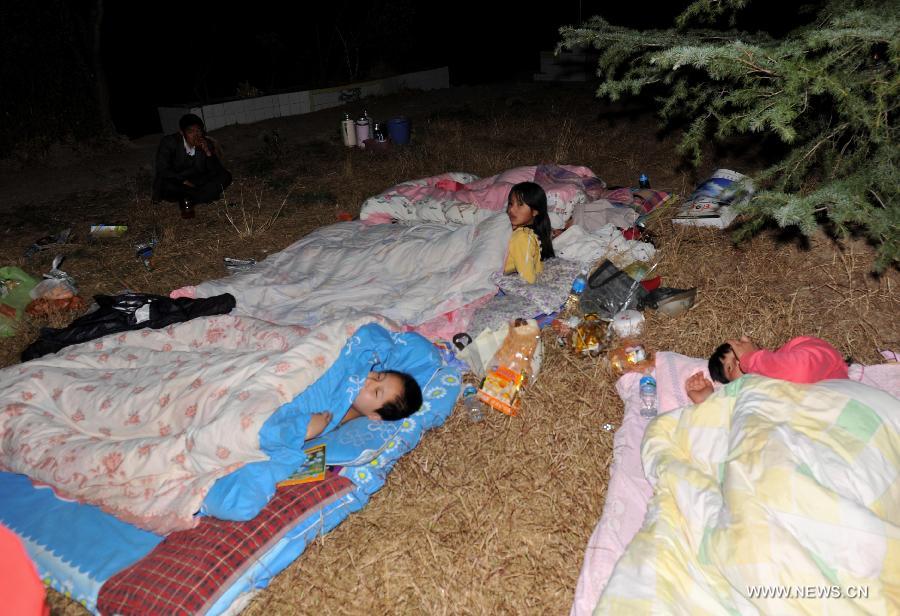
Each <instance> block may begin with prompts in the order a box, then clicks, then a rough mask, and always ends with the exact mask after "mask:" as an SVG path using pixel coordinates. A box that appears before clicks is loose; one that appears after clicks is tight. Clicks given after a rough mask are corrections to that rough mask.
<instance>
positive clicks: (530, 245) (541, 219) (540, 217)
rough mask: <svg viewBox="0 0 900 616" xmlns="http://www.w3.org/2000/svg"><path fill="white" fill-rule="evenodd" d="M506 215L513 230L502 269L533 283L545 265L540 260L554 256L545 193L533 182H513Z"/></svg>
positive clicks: (506, 272)
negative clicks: (515, 273) (517, 274)
mask: <svg viewBox="0 0 900 616" xmlns="http://www.w3.org/2000/svg"><path fill="white" fill-rule="evenodd" d="M506 215H507V216H509V222H510V223H512V228H513V234H512V237H511V238H510V240H509V252H508V254H507V256H506V264H505V265H504V267H503V273H504V274H512V273H514V272H518V273H519V275H520V276H521V277H522V278H523V279H524V280H525V281H526V282H528V283H529V284H533V283H534V281H535V280H536V279H537V275H538V274H540V273H541V272H542V271H543V269H544V266H543V264H542V263H541V262H542V261H546V260H547V259H552V258H553V257H555V256H556V255H555V254H554V252H553V238H552V237H551V232H552V229H551V227H550V217H549V215H548V214H547V193H545V192H544V189H543V188H541V187H540V186H539V185H538V184H535V183H534V182H520V183H518V184H516V185H514V186H513V187H512V189H510V191H509V199H508V201H507V205H506Z"/></svg>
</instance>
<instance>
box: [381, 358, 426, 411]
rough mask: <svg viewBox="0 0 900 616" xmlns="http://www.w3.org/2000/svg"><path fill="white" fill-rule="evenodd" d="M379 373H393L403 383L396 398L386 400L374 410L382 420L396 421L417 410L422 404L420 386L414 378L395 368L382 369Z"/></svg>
mask: <svg viewBox="0 0 900 616" xmlns="http://www.w3.org/2000/svg"><path fill="white" fill-rule="evenodd" d="M381 374H393V375H394V376H396V377H398V378H399V379H400V380H401V381H402V383H403V392H402V393H401V394H400V395H399V396H398V397H397V399H396V400H392V401H391V402H388V403H387V404H385V405H384V406H382V407H381V408H380V409H378V410H376V411H375V412H376V413H378V414H379V415H380V416H381V418H382V419H383V420H385V421H397V420H398V419H405V418H407V417H409V416H410V415H412V414H413V413H415V412H416V411H418V410H419V408H420V407H421V406H422V388H421V387H419V384H418V383H417V382H416V379H414V378H412V376H410V375H409V374H407V373H405V372H398V371H396V370H384V371H382V372H381Z"/></svg>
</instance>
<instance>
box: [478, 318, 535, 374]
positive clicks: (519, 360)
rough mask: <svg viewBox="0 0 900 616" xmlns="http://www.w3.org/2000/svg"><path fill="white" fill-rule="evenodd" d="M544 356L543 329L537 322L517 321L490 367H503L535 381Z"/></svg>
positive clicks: (531, 320)
mask: <svg viewBox="0 0 900 616" xmlns="http://www.w3.org/2000/svg"><path fill="white" fill-rule="evenodd" d="M542 356H543V346H542V345H541V328H540V327H538V324H537V321H535V320H534V319H528V320H525V319H516V320H515V321H513V322H512V323H510V326H509V330H508V331H507V333H506V338H504V339H503V343H502V344H501V345H500V348H499V349H497V351H496V352H495V353H494V356H493V357H492V358H491V361H490V367H491V368H497V367H500V366H503V367H505V368H508V369H509V370H512V371H513V372H518V373H521V374H526V375H527V376H528V377H529V378H530V379H531V380H534V379H535V378H537V374H538V371H539V370H540V367H541V358H542Z"/></svg>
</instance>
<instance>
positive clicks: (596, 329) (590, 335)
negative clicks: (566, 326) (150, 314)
mask: <svg viewBox="0 0 900 616" xmlns="http://www.w3.org/2000/svg"><path fill="white" fill-rule="evenodd" d="M606 329H607V325H606V323H605V322H604V321H602V320H600V317H598V316H597V315H596V314H587V315H585V316H584V320H582V322H581V323H580V324H578V326H577V327H575V329H573V330H572V332H571V338H572V348H573V349H574V350H575V352H576V353H581V354H584V355H590V356H591V357H598V356H599V355H600V353H601V352H602V351H603V343H604V340H606Z"/></svg>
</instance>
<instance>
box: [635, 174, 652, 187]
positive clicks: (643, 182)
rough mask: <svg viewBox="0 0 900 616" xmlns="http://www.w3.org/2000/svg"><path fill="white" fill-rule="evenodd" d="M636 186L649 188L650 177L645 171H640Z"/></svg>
mask: <svg viewBox="0 0 900 616" xmlns="http://www.w3.org/2000/svg"><path fill="white" fill-rule="evenodd" d="M638 186H640V187H641V188H650V178H649V177H648V176H647V174H646V173H642V174H641V175H640V177H639V178H638Z"/></svg>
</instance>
